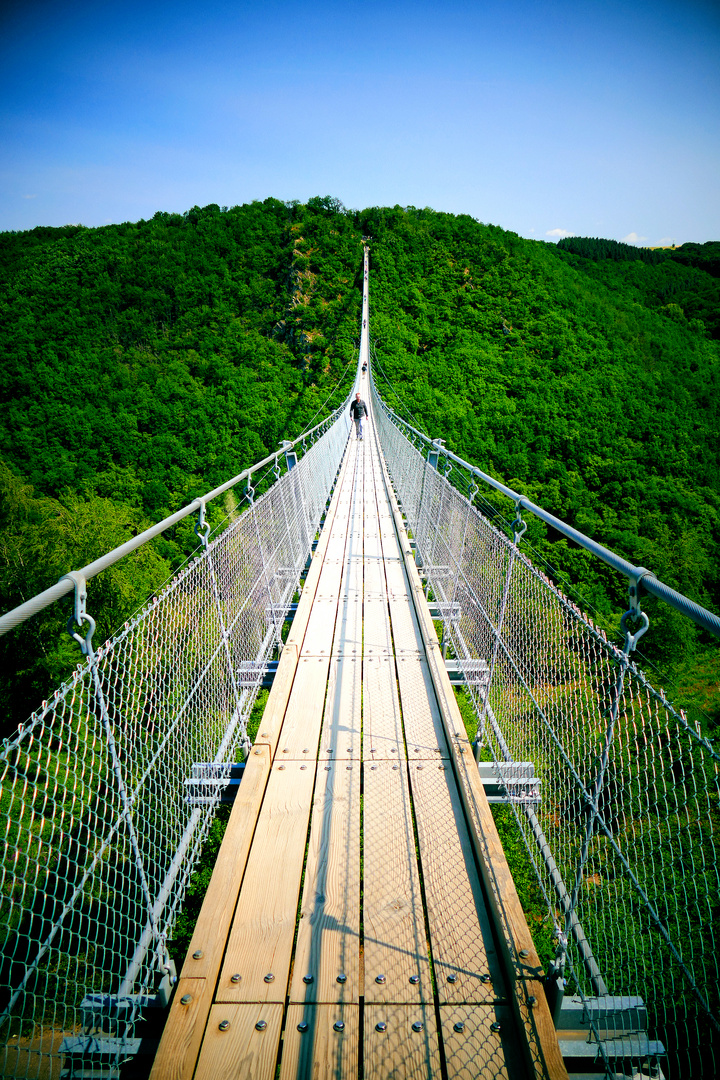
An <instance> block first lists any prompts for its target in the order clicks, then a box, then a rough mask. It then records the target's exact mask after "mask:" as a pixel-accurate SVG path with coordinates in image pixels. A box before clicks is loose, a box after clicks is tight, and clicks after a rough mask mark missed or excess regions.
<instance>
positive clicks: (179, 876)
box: [0, 250, 720, 1080]
mask: <svg viewBox="0 0 720 1080" xmlns="http://www.w3.org/2000/svg"><path fill="white" fill-rule="evenodd" d="M369 322H370V312H369V260H368V253H367V250H366V251H365V257H364V290H363V311H362V334H361V345H360V353H359V359H358V370H357V382H356V388H357V389H358V390H359V392H360V394H361V397H362V398H363V399H364V400H365V401H366V402H367V403H368V406H369V412H370V416H369V419H368V421H367V422H366V425H365V432H364V437H363V438H362V440H360V439H358V438H357V437H356V434H355V431H354V429H353V428H352V427H351V424H350V421H349V418H348V413H347V404H348V403H347V402H346V403H345V404H344V405H343V406H342V407H341V409H339V410H338V411H337V412H336V413H334V414H332V415H331V416H330V417H328V418H327V419H326V420H324V421H323V422H322V423H321V424H320V425H318V426H317V427H316V428H314V429H313V430H312V431H311V432H308V433H306V434H305V435H304V436H301V437H300V439H298V440H296V441H295V442H294V443H293V442H287V443H286V444H285V445H284V446H283V448H282V450H280V451H279V452H278V453H277V454H275V455H272V456H271V457H270V458H268V459H266V460H265V461H264V462H260V463H258V464H257V465H256V466H254V467H253V469H252V470H247V471H246V472H245V473H241V474H240V476H238V477H235V478H233V479H232V480H230V481H228V483H227V484H225V485H223V486H222V487H221V488H218V489H216V490H215V491H213V492H210V493H208V495H207V496H205V497H204V498H203V499H199V500H196V501H195V502H194V503H193V504H191V505H190V506H189V507H187V508H185V510H183V511H181V512H180V513H179V514H177V515H174V516H173V518H172V519H168V520H167V521H166V522H162V523H160V524H159V525H158V526H157V527H155V528H154V529H151V530H148V533H147V534H142V535H141V536H139V537H136V538H134V539H133V540H132V541H130V542H129V543H128V544H127V545H124V546H123V548H120V549H117V550H116V551H115V552H111V553H108V555H106V556H103V557H101V558H100V559H98V560H97V561H96V562H95V563H93V564H91V565H90V566H89V567H85V568H84V569H83V570H82V571H78V572H76V573H74V574H71V575H68V577H67V578H66V579H63V580H62V581H61V582H59V583H58V585H56V586H54V587H53V588H52V589H50V590H47V593H46V594H42V595H41V596H40V597H37V598H35V599H34V600H33V601H30V602H28V604H26V605H23V606H22V607H21V608H18V609H16V610H15V611H14V612H10V613H9V614H8V615H7V616H4V617H3V618H2V620H0V630H2V631H7V630H8V629H11V628H12V626H14V625H16V624H17V623H18V622H19V621H21V620H22V619H25V618H28V617H32V615H33V614H34V613H35V612H36V611H38V610H41V609H42V608H43V607H44V606H47V605H48V604H50V603H54V602H56V601H57V600H58V599H59V598H60V597H62V596H64V595H67V594H69V593H73V594H74V614H73V618H72V619H71V621H70V630H71V632H72V634H73V636H74V637H75V639H76V640H77V642H78V644H79V645H80V647H81V648H82V651H83V653H84V655H85V658H86V659H85V662H84V664H81V665H79V667H78V669H77V670H76V672H75V673H74V675H73V678H72V679H71V680H70V681H69V682H68V683H66V684H65V685H64V686H63V687H61V688H60V689H59V690H58V691H57V692H56V693H55V695H54V697H53V698H52V699H51V700H50V701H48V702H44V703H43V705H42V707H41V709H40V710H38V711H37V712H36V713H34V714H33V716H32V717H31V718H30V720H29V721H28V722H27V723H26V724H24V725H22V727H21V728H20V729H19V730H18V732H17V733H16V734H15V736H14V737H13V738H12V739H9V740H6V741H5V744H4V747H3V754H2V772H1V773H0V777H1V779H2V802H1V803H0V805H1V806H2V810H3V815H4V819H5V821H6V825H5V835H4V842H5V849H4V855H3V886H2V902H3V916H2V923H1V927H2V933H3V936H4V960H3V967H2V981H1V983H0V989H1V990H2V998H0V1007H2V1021H1V1022H2V1028H1V1029H0V1030H1V1031H2V1040H1V1042H2V1046H3V1049H2V1051H0V1053H2V1055H3V1057H2V1064H3V1075H5V1076H27V1077H30V1076H38V1077H40V1076H47V1077H50V1076H58V1077H59V1076H65V1077H68V1078H70V1077H91V1076H92V1077H99V1076H107V1077H132V1076H147V1075H149V1076H150V1077H151V1080H171V1078H172V1080H180V1078H187V1080H191V1078H195V1080H220V1078H228V1080H230V1078H236V1077H237V1078H241V1077H242V1078H245V1077H257V1078H264V1077H267V1078H268V1080H272V1078H274V1077H275V1076H279V1077H280V1080H297V1078H301V1077H302V1078H305V1077H317V1078H318V1080H320V1078H325V1077H327V1078H331V1077H332V1078H334V1080H341V1078H344V1077H353V1078H356V1077H358V1076H361V1077H364V1078H366V1080H371V1078H378V1080H381V1078H387V1077H398V1078H399V1077H413V1078H414V1077H418V1078H421V1077H422V1078H424V1077H438V1078H448V1080H449V1078H455V1077H467V1078H470V1077H488V1078H490V1077H493V1078H495V1077H497V1078H500V1077H508V1078H515V1077H529V1076H535V1077H548V1078H551V1077H552V1078H556V1077H557V1078H563V1077H567V1076H571V1077H586V1076H590V1075H592V1076H598V1075H600V1076H607V1077H621V1076H638V1075H645V1076H655V1077H661V1076H687V1075H697V1076H702V1075H706V1076H711V1075H715V1073H714V1065H713V1057H712V1049H711V1044H712V1042H713V1039H716V1035H715V1033H716V1032H717V1029H718V1019H717V974H718V973H717V960H716V953H717V949H716V941H715V933H716V931H715V929H714V925H713V917H714V916H715V921H717V920H716V915H717V896H718V871H717V859H716V850H715V839H714V837H715V831H714V830H715V828H716V826H717V824H718V762H719V759H718V755H717V752H716V750H715V749H714V747H713V746H712V745H711V743H709V742H708V741H707V739H706V738H705V737H704V736H703V733H702V731H701V730H700V729H699V728H698V727H697V726H696V725H694V724H691V723H689V722H688V720H687V718H686V717H685V716H684V714H683V713H682V712H680V711H679V710H676V709H674V708H673V706H672V704H671V703H670V702H669V701H668V699H667V698H666V696H665V694H664V692H662V691H661V690H656V689H655V688H653V687H652V686H651V685H650V683H649V682H648V680H647V678H646V677H645V675H644V674H643V673H642V671H641V670H640V669H639V668H638V667H637V666H636V665H635V663H634V662H633V660H632V653H633V651H634V648H635V645H636V643H637V641H638V640H639V638H640V636H641V635H642V633H643V632H644V631H645V629H646V628H647V618H646V616H644V615H643V613H642V611H641V609H640V605H639V592H640V585H641V583H642V588H643V589H644V590H645V591H647V592H651V593H654V594H655V595H657V596H660V597H661V598H662V599H663V600H666V601H667V602H669V603H672V604H673V605H674V606H675V607H676V608H678V609H679V610H681V611H682V612H683V614H685V615H687V616H688V617H690V618H693V619H695V621H697V622H699V623H701V625H703V626H704V627H705V628H706V629H708V630H710V631H712V632H714V633H718V631H720V621H719V620H718V619H717V617H716V616H714V615H712V614H711V613H710V612H707V611H705V610H704V609H702V608H699V607H698V606H697V605H695V604H693V603H692V602H691V601H689V600H687V598H685V597H682V596H679V595H678V594H677V593H674V592H673V590H671V589H669V588H668V587H667V586H665V585H664V584H663V583H662V582H659V581H658V580H657V579H656V578H655V577H654V576H653V575H652V574H651V573H650V572H649V571H648V570H646V569H645V568H643V567H634V566H632V565H631V564H629V563H626V562H624V560H622V559H620V558H619V557H618V556H615V555H614V554H613V553H611V552H608V551H606V550H605V549H603V548H600V547H599V546H598V545H597V544H593V542H592V541H590V540H588V539H587V538H586V537H582V536H581V535H580V534H578V533H574V531H573V530H571V529H568V528H567V526H562V523H559V522H556V520H555V519H554V518H552V517H551V516H550V515H548V514H546V513H545V512H544V511H543V510H542V508H540V507H537V506H535V505H534V504H532V503H529V502H528V500H525V499H522V498H521V497H520V496H519V495H517V494H516V493H514V492H511V491H510V490H509V489H507V488H504V487H503V485H501V484H498V483H497V482H496V481H493V480H492V478H490V477H486V476H485V475H484V474H483V473H481V472H480V471H479V470H477V469H476V468H473V467H472V466H469V465H467V463H465V462H462V461H461V459H459V458H457V457H456V456H455V455H453V454H451V453H450V452H449V451H448V450H446V448H445V447H444V446H443V443H442V440H435V441H430V440H429V439H427V438H426V437H425V436H424V435H423V434H422V433H421V432H419V431H416V430H415V429H414V428H412V427H411V426H410V425H409V424H407V423H406V422H404V421H402V420H401V418H400V417H398V416H397V415H396V414H395V413H393V411H392V410H391V409H390V408H389V407H388V406H387V405H386V403H385V402H384V401H383V400H382V397H381V396H380V394H379V393H378V390H377V387H376V385H375V383H374V382H373V380H372V378H371V375H370V374H366V372H365V371H364V370H363V369H365V368H366V367H367V365H368V362H369V360H370V349H369ZM370 369H372V364H370ZM268 469H270V470H271V476H272V479H273V480H274V482H273V483H272V484H270V485H269V486H267V488H266V490H265V491H264V492H263V493H262V494H260V495H256V488H258V487H259V486H260V484H259V483H258V478H259V477H262V476H263V474H264V472H266V471H267V470H268ZM272 474H274V475H272ZM242 483H244V485H245V496H246V502H247V508H246V509H245V511H244V512H243V513H242V514H241V515H240V516H239V517H238V518H237V519H236V520H235V521H233V522H231V523H230V524H229V525H228V526H227V528H225V529H224V530H223V531H221V532H220V533H219V535H217V536H215V537H213V536H212V534H211V530H210V527H209V525H208V523H207V521H206V507H207V504H208V502H210V501H211V500H212V499H213V498H216V497H218V495H220V494H222V493H223V492H224V491H225V490H227V489H229V488H230V487H232V486H236V485H238V484H242ZM483 484H490V485H492V486H493V487H494V488H495V489H497V490H500V491H501V493H502V494H505V495H507V496H508V497H510V498H512V500H513V502H514V504H515V508H516V518H515V521H514V522H513V523H512V533H513V535H512V538H509V537H508V536H507V535H506V534H505V532H503V531H502V530H501V529H500V528H499V527H498V525H497V523H496V524H493V518H494V515H495V511H493V508H492V507H491V506H490V505H489V504H487V505H485V506H483V507H481V506H479V505H478V504H479V503H480V502H481V500H482V495H481V489H482V485H483ZM523 511H528V512H531V513H537V514H538V515H539V516H541V517H544V518H545V519H546V520H549V521H551V523H554V525H555V526H557V527H559V528H563V529H564V530H565V531H566V534H567V535H572V538H573V539H577V540H578V542H581V543H583V545H584V546H586V547H587V548H588V550H591V551H592V552H593V553H594V554H595V555H597V556H598V557H599V558H603V559H604V560H605V561H606V562H608V563H609V564H610V565H612V566H613V567H614V568H615V569H616V570H618V571H619V572H620V573H623V574H625V576H626V577H627V579H628V582H629V597H630V598H629V610H628V612H627V613H626V615H625V616H624V618H623V630H624V632H625V642H624V646H622V645H616V644H614V643H613V642H611V641H608V639H607V637H606V635H605V634H604V632H603V631H602V630H600V629H599V628H598V627H596V626H595V625H594V624H593V623H592V622H591V621H590V620H589V619H588V618H587V617H586V616H585V615H584V614H583V613H582V611H581V610H580V609H579V608H578V607H577V606H576V605H575V604H573V603H572V602H571V601H570V600H568V599H567V597H566V596H564V595H563V594H562V593H561V592H560V591H559V590H558V589H557V587H556V586H555V585H554V584H553V583H552V582H551V580H550V579H549V578H548V577H547V576H546V575H545V574H543V573H542V572H541V571H540V570H538V569H537V568H536V567H535V566H534V565H533V564H532V562H531V561H530V560H529V559H528V558H527V556H526V555H525V554H524V553H523V552H522V551H521V548H520V546H519V543H520V539H521V534H522V531H523V526H524V523H523V522H522V519H521V512H523ZM190 514H193V515H196V516H197V525H196V532H197V533H198V536H199V538H200V540H201V545H202V553H201V555H200V556H199V557H198V558H197V559H195V560H193V561H192V562H191V563H190V564H189V565H188V566H187V567H185V568H184V569H183V570H182V571H181V572H180V573H179V574H178V575H177V576H176V577H175V578H174V579H173V580H172V581H171V582H170V583H169V585H168V586H167V587H166V589H165V590H163V592H162V593H161V594H160V595H158V596H157V597H154V598H152V600H151V601H150V602H149V603H148V604H147V605H146V607H145V608H144V609H143V610H142V611H141V612H140V613H139V614H138V615H137V616H136V617H135V618H134V619H133V620H131V621H130V622H129V623H127V624H126V625H125V627H124V628H123V629H122V630H121V631H120V632H119V633H118V634H116V635H115V636H114V637H113V638H112V639H111V640H110V641H108V642H106V643H105V644H103V645H102V646H100V647H96V646H95V645H94V643H93V630H94V622H93V620H92V615H91V614H90V613H89V612H88V611H87V596H86V582H87V580H88V579H89V578H91V577H93V576H94V575H95V574H97V573H99V572H101V571H102V569H104V568H106V567H107V566H108V565H111V564H112V562H114V561H117V559H119V558H122V557H123V556H124V555H126V554H127V553H128V552H129V551H130V550H132V549H133V548H137V547H138V546H140V545H141V544H142V543H145V542H147V541H148V540H149V539H151V538H152V536H153V535H155V534H157V533H158V532H159V531H162V530H163V529H164V528H167V527H169V526H170V525H171V524H173V523H174V522H175V521H177V520H180V519H181V518H182V517H183V516H188V515H190ZM264 685H265V686H268V685H269V686H270V687H271V688H270V693H269V697H268V699H267V703H266V705H265V708H264V712H263V714H262V718H261V720H260V726H259V730H258V732H257V735H256V737H255V738H254V740H252V741H251V739H250V738H249V736H248V721H249V718H250V714H251V711H252V708H253V705H254V703H255V701H256V699H257V695H258V692H259V690H260V688H261V687H262V686H264ZM457 687H460V688H461V690H462V694H463V697H464V700H465V703H466V710H465V711H466V714H467V713H468V712H470V713H472V716H473V720H472V723H470V724H467V723H466V722H465V720H464V719H463V715H462V714H461V710H460V707H459V704H458V700H457V697H456V693H455V690H456V688H457ZM221 803H231V804H232V808H231V810H230V817H229V821H228V825H227V829H226V832H225V836H224V840H223V843H222V846H221V848H220V852H219V855H218V858H217V862H216V865H215V869H214V872H213V876H212V879H211V881H210V884H209V887H208V890H207V893H206V896H205V901H204V904H203V907H202V910H201V913H200V916H199V918H198V921H197V924H196V926H195V930H194V933H193V936H192V940H191V943H190V946H189V948H188V951H187V955H186V958H185V961H184V964H183V966H182V970H181V971H180V972H177V971H176V970H175V966H174V964H173V962H172V960H171V958H170V953H169V951H168V941H169V940H171V938H172V931H173V926H174V924H175V922H176V919H177V916H178V913H179V911H180V910H181V907H182V902H183V898H184V896H185V893H186V889H187V884H188V881H189V878H190V874H191V873H192V870H193V867H194V866H195V865H196V862H197V857H198V855H199V852H200V850H201V848H202V844H203V842H204V840H205V838H206V836H207V833H208V829H209V827H210V824H211V822H212V819H213V816H214V814H215V813H216V811H217V808H218V806H219V805H220V804H221ZM493 806H495V807H498V808H499V810H500V812H501V813H502V814H504V815H505V820H506V822H509V823H510V827H511V829H512V830H513V832H512V835H513V836H514V837H515V839H516V845H517V847H519V848H520V849H521V851H522V852H523V855H522V858H523V860H524V865H526V866H527V867H528V868H529V873H530V877H531V878H532V880H533V883H534V884H533V888H534V889H535V891H536V893H537V895H538V896H539V897H541V902H542V903H543V904H544V910H545V912H546V914H545V916H544V923H545V928H546V930H547V933H548V934H549V935H550V936H551V937H552V940H553V942H554V945H553V948H552V950H551V956H550V957H549V958H548V957H547V956H546V957H545V958H544V960H541V957H540V955H539V954H538V951H537V949H536V945H535V944H534V938H533V934H532V933H531V928H529V926H528V923H527V921H526V918H525V915H524V914H523V909H522V907H521V904H520V900H519V898H518V894H517V892H516V888H515V884H514V882H513V877H512V875H511V872H510V869H509V867H508V863H507V861H506V856H505V853H504V851H503V846H502V844H501V842H500V838H499V836H498V832H497V827H496V822H495V817H494V815H493V809H492V808H493ZM534 929H535V930H536V931H538V930H539V929H541V928H540V927H538V926H534ZM153 1015H154V1016H156V1017H157V1016H162V1018H163V1024H162V1025H161V1026H162V1035H161V1037H160V1038H159V1041H158V1039H157V1038H156V1039H155V1040H153V1039H152V1038H148V1037H147V1035H143V1024H145V1023H146V1022H147V1017H149V1016H153ZM688 1068H690V1070H691V1071H688Z"/></svg>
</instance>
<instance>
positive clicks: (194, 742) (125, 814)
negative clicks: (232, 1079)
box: [0, 406, 349, 1077]
mask: <svg viewBox="0 0 720 1080" xmlns="http://www.w3.org/2000/svg"><path fill="white" fill-rule="evenodd" d="M348 431H349V421H348V420H347V416H346V408H345V406H343V407H342V408H341V409H340V410H338V411H337V412H336V413H334V414H333V415H332V416H331V417H330V418H328V420H327V421H326V422H324V423H323V424H321V425H319V426H318V428H316V429H315V430H314V431H313V432H312V433H311V434H310V435H308V436H307V437H305V438H304V439H303V438H301V439H299V440H297V441H296V443H295V444H294V448H292V449H291V448H289V449H291V454H292V456H290V455H288V456H286V455H285V454H283V453H282V452H279V453H278V455H277V457H276V458H275V462H274V471H275V475H276V480H275V482H274V483H273V484H272V486H270V487H269V488H268V489H267V490H266V491H265V492H264V493H263V494H262V495H260V496H259V497H258V498H254V493H253V490H252V486H251V484H252V480H251V479H248V488H247V490H246V497H247V500H248V505H247V506H246V509H245V510H244V512H243V513H241V514H240V516H238V517H237V518H236V519H235V520H234V521H233V522H232V523H231V524H229V526H228V527H227V528H226V529H225V530H224V531H223V532H222V533H221V534H220V535H219V536H218V537H217V538H216V539H214V540H212V541H211V540H210V538H209V528H208V527H207V526H206V525H205V523H204V504H203V506H201V514H200V521H199V523H198V528H197V530H196V531H198V535H199V536H200V538H201V540H202V544H203V548H202V553H201V554H200V556H199V557H198V558H195V559H194V560H193V561H192V562H190V563H189V565H187V566H186V567H185V568H184V569H183V570H182V571H181V572H180V573H178V574H177V575H176V576H175V577H174V578H173V579H171V581H170V583H169V584H168V585H167V587H166V588H165V589H164V590H163V591H162V592H161V593H160V595H158V596H157V597H155V598H153V599H152V600H151V601H150V602H149V603H148V604H147V605H146V606H145V607H144V608H143V609H142V610H141V611H140V612H139V614H137V616H136V617H134V618H133V619H132V620H131V621H130V622H128V623H126V625H125V627H124V628H123V629H122V630H121V631H120V632H119V633H117V634H116V635H115V636H114V637H112V638H111V639H110V640H109V641H107V642H106V643H105V644H104V645H102V646H101V647H99V648H97V649H95V648H94V647H93V645H92V641H91V637H90V636H89V637H88V638H87V639H85V640H83V639H82V637H81V635H80V634H79V633H78V634H77V637H78V640H79V641H81V643H82V644H83V647H84V652H85V654H86V660H85V662H84V663H83V664H81V665H79V666H78V668H77V669H76V671H75V672H74V674H73V676H72V678H71V679H70V680H69V681H68V682H67V683H65V684H64V685H63V686H62V687H61V688H60V689H59V690H57V691H56V692H55V694H54V695H53V697H52V698H51V699H50V700H49V701H46V702H44V703H43V704H42V707H41V708H40V709H38V710H37V712H35V713H33V715H32V716H31V717H30V719H29V720H28V721H27V722H26V723H24V724H23V725H21V727H20V728H19V729H18V731H17V732H16V734H15V735H14V736H13V738H11V739H9V740H6V741H5V743H4V745H3V747H2V749H1V750H0V810H1V812H2V820H3V822H4V826H3V832H4V836H3V853H2V887H1V889H0V897H1V901H2V914H1V915H0V933H1V934H2V944H3V956H2V968H1V970H0V1074H2V1075H3V1076H23V1077H25V1076H26V1077H35V1076H50V1075H59V1068H60V1061H61V1059H62V1060H64V1061H65V1062H66V1064H67V1063H68V1062H72V1061H73V1059H76V1060H78V1061H79V1060H81V1059H84V1058H87V1056H88V1055H90V1056H94V1057H95V1059H101V1060H102V1063H103V1066H104V1067H105V1068H108V1067H110V1070H111V1072H110V1074H111V1075H112V1074H113V1068H115V1070H116V1071H117V1070H118V1069H119V1067H120V1064H121V1062H122V1061H123V1060H124V1059H126V1058H127V1057H128V1056H129V1055H130V1054H131V1053H132V1052H133V1050H134V1049H136V1048H137V1047H136V1046H135V1044H136V1043H137V1039H135V1038H134V1033H135V1028H134V1025H135V1022H136V1021H137V1020H138V1019H139V1018H140V1016H141V1015H142V1011H143V1008H145V1007H146V1006H148V1005H149V1004H151V1003H152V1002H153V1001H155V1002H157V1001H160V1002H163V1001H166V1000H167V996H168V994H169V991H170V987H171V985H172V983H173V981H174V976H175V972H174V968H173V965H172V962H171V961H170V959H169V956H168V952H167V941H168V938H169V937H170V935H171V933H172V928H173V924H174V921H175V919H176V916H177V914H178V911H179V908H180V905H181V903H182V900H183V897H184V894H185V890H186V886H187V883H188V879H189V876H190V874H191V872H192V869H193V866H194V865H195V863H196V860H197V857H198V855H199V853H200V850H201V848H202V844H203V841H204V839H205V837H206V836H207V832H208V829H209V827H210V823H211V821H212V818H213V815H214V813H215V810H216V807H217V805H218V802H219V799H220V795H221V789H222V784H218V783H217V780H218V779H220V780H223V779H224V778H227V777H229V775H230V769H231V766H232V765H233V764H234V763H236V762H239V761H242V759H243V757H244V755H245V753H246V752H247V749H248V747H249V738H248V732H247V722H248V718H249V716H250V712H251V710H252V707H253V704H254V702H255V699H256V697H257V693H258V689H259V687H260V685H261V681H262V677H263V673H264V671H265V669H266V668H267V665H268V662H269V660H270V659H271V658H272V656H273V654H274V651H275V650H276V649H277V648H278V647H280V644H281V631H282V627H283V622H284V620H285V617H286V615H287V613H288V611H289V609H290V605H291V603H292V601H293V597H294V595H295V593H296V591H297V590H298V587H299V583H300V578H301V575H302V573H303V570H304V567H305V565H306V562H307V559H308V556H309V555H310V552H311V549H312V544H313V541H314V538H315V535H316V531H317V528H318V525H319V523H320V521H321V517H322V514H323V512H324V510H325V507H326V504H327V500H328V497H329V493H330V492H331V490H332V486H333V482H334V479H335V477H336V474H337V471H338V469H339V466H340V462H341V458H342V454H343V451H344V448H345V445H346V443H347V437H348ZM76 615H77V607H76ZM86 621H89V620H87V619H86ZM83 632H84V630H83ZM189 779H192V780H193V783H191V784H188V780H189ZM71 1074H72V1072H71ZM117 1074H118V1075H119V1072H118V1073H117Z"/></svg>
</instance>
